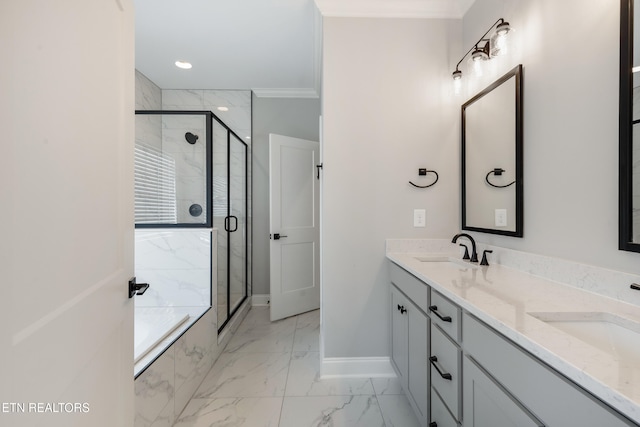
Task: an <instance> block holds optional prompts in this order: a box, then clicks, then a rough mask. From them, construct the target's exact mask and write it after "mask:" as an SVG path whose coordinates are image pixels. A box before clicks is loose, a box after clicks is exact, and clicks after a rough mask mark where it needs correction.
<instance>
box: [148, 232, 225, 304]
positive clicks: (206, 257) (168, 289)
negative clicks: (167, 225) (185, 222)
mask: <svg viewBox="0 0 640 427" xmlns="http://www.w3.org/2000/svg"><path fill="white" fill-rule="evenodd" d="M213 233H217V230H215V229H214V230H213ZM135 239H136V240H135V272H136V278H137V281H138V282H139V283H149V284H151V286H150V287H149V289H148V290H147V292H145V294H144V295H143V296H139V297H136V298H135V304H136V307H209V306H210V305H211V303H212V295H211V291H212V289H211V288H212V286H211V284H212V281H211V266H212V265H215V261H216V260H215V259H213V258H212V249H211V239H212V231H210V230H194V229H148V230H147V229H137V230H136V232H135ZM213 299H214V300H215V295H214V296H213ZM214 307H215V304H214Z"/></svg>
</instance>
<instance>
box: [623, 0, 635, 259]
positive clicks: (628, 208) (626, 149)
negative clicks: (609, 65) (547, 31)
mask: <svg viewBox="0 0 640 427" xmlns="http://www.w3.org/2000/svg"><path fill="white" fill-rule="evenodd" d="M633 3H634V1H633V0H621V2H620V114H619V117H620V126H619V132H620V142H619V144H620V148H619V157H620V160H619V174H620V177H619V184H618V188H619V191H620V196H619V203H620V207H619V219H618V225H619V239H618V241H619V243H618V247H619V249H621V250H625V251H632V252H640V142H635V140H636V139H640V72H634V68H635V58H638V60H639V61H640V52H639V55H636V54H635V53H634V51H635V50H636V49H639V48H640V43H635V31H634V22H635V14H636V12H635V10H634V4H633ZM638 71H640V69H639V70H638ZM636 99H637V100H636Z"/></svg>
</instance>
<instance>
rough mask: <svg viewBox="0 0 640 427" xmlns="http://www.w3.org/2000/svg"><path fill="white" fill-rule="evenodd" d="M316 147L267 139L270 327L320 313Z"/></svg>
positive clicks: (278, 138) (286, 139)
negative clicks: (315, 312) (296, 316)
mask: <svg viewBox="0 0 640 427" xmlns="http://www.w3.org/2000/svg"><path fill="white" fill-rule="evenodd" d="M319 145H320V144H319V143H318V142H316V141H307V140H304V139H297V138H290V137H287V136H282V135H274V134H270V135H269V167H270V169H269V205H270V231H271V241H270V256H271V261H270V267H271V275H270V281H271V290H270V293H271V297H270V298H271V320H272V321H274V320H277V319H282V318H284V317H289V316H293V315H296V314H299V313H304V312H305V311H309V310H315V309H317V308H320V218H319V215H320V207H319V204H320V196H319V188H320V185H319V182H320V181H319V180H318V179H317V169H316V165H318V164H319V163H320V159H319V151H320V149H319Z"/></svg>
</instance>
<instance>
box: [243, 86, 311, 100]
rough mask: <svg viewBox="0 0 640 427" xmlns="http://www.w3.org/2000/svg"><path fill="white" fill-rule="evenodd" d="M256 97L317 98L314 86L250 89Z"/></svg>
mask: <svg viewBox="0 0 640 427" xmlns="http://www.w3.org/2000/svg"><path fill="white" fill-rule="evenodd" d="M251 90H252V91H253V93H254V94H255V95H256V96H257V97H258V98H319V97H320V95H319V94H318V91H317V90H316V89H314V88H281V89H259V88H258V89H251Z"/></svg>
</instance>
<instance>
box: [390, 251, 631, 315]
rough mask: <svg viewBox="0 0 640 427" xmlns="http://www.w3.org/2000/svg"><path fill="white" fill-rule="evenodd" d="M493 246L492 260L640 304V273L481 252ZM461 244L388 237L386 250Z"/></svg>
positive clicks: (513, 253)
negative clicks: (635, 288)
mask: <svg viewBox="0 0 640 427" xmlns="http://www.w3.org/2000/svg"><path fill="white" fill-rule="evenodd" d="M485 249H489V250H493V253H492V254H490V258H489V262H490V263H496V264H500V265H504V266H505V267H509V268H513V269H515V270H520V271H523V272H525V273H528V274H532V275H534V276H538V277H542V278H545V279H547V280H552V281H554V282H558V283H562V284H565V285H569V286H573V287H576V288H579V289H582V290H585V291H589V292H593V293H596V294H599V295H602V296H606V297H609V298H613V299H616V300H619V301H623V302H626V303H629V304H634V305H638V306H640V292H638V291H633V290H630V289H629V285H630V284H631V283H640V276H638V275H635V274H629V273H624V272H621V271H616V270H609V269H606V268H602V267H596V266H592V265H587V264H581V263H578V262H575V261H568V260H564V259H560V258H554V257H549V256H544V255H537V254H532V253H528V252H521V251H516V250H513V249H506V248H502V247H499V246H491V245H485V244H478V249H477V251H478V254H479V255H480V254H482V251H483V250H485ZM460 250H461V248H460V247H459V246H458V245H457V244H452V243H451V241H449V240H447V239H387V241H386V253H424V252H427V253H451V254H459V253H460Z"/></svg>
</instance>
